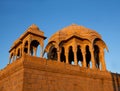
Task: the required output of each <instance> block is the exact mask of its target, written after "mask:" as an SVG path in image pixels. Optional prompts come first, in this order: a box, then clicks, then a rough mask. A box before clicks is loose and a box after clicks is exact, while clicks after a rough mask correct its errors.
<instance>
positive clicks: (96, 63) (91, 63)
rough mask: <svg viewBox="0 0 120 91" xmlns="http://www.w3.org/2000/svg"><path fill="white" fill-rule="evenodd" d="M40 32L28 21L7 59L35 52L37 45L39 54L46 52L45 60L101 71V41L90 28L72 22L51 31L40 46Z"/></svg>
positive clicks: (102, 44)
mask: <svg viewBox="0 0 120 91" xmlns="http://www.w3.org/2000/svg"><path fill="white" fill-rule="evenodd" d="M44 39H46V37H45V36H44V32H43V31H41V30H40V29H39V28H38V27H37V26H36V25H35V24H33V25H31V26H30V27H29V28H28V29H27V30H26V31H25V32H24V33H23V34H22V35H21V36H20V37H19V38H18V39H17V40H16V41H15V42H14V43H13V45H12V47H11V49H10V51H9V52H10V61H9V63H11V61H13V60H16V59H17V58H20V57H21V56H23V55H25V54H27V55H30V56H36V53H37V50H38V49H37V48H38V46H39V45H40V47H41V48H40V50H39V51H40V55H41V56H40V57H44V54H45V53H46V54H47V59H48V60H53V61H58V62H64V63H66V64H72V65H79V66H80V67H84V68H91V69H100V70H103V71H105V70H106V64H105V60H104V49H107V50H108V48H107V46H106V44H105V42H104V41H103V40H102V37H101V35H100V34H99V33H97V32H96V31H94V30H91V29H88V28H85V27H83V26H79V25H77V24H72V25H70V26H67V27H65V28H63V29H61V30H59V31H57V32H56V33H55V34H53V35H52V36H51V37H50V38H49V40H48V43H47V45H46V47H45V49H44Z"/></svg>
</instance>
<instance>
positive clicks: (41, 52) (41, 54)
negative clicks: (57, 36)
mask: <svg viewBox="0 0 120 91" xmlns="http://www.w3.org/2000/svg"><path fill="white" fill-rule="evenodd" d="M40 57H43V46H41V48H40Z"/></svg>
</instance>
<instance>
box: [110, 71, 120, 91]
mask: <svg viewBox="0 0 120 91" xmlns="http://www.w3.org/2000/svg"><path fill="white" fill-rule="evenodd" d="M111 76H112V85H113V91H120V75H119V74H117V73H111Z"/></svg>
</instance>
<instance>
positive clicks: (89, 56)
mask: <svg viewBox="0 0 120 91" xmlns="http://www.w3.org/2000/svg"><path fill="white" fill-rule="evenodd" d="M90 61H91V54H90V51H89V46H88V45H87V46H86V66H87V67H88V68H90V66H91V65H90Z"/></svg>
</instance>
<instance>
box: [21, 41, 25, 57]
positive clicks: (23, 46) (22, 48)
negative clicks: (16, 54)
mask: <svg viewBox="0 0 120 91" xmlns="http://www.w3.org/2000/svg"><path fill="white" fill-rule="evenodd" d="M21 46H22V56H23V55H24V43H23V44H22V45H21Z"/></svg>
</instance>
